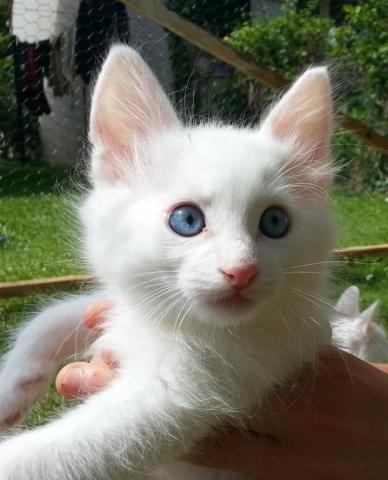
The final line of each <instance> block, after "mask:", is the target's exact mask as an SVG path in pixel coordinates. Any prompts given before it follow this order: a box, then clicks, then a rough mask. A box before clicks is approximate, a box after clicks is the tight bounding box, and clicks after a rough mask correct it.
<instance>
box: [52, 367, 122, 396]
mask: <svg viewBox="0 0 388 480" xmlns="http://www.w3.org/2000/svg"><path fill="white" fill-rule="evenodd" d="M114 376H115V371H114V370H113V369H112V368H111V367H110V366H108V365H107V364H106V363H105V362H104V361H103V360H102V359H101V358H95V359H93V360H92V361H91V362H90V363H88V362H75V363H70V364H69V365H66V366H65V367H63V368H62V370H61V371H60V372H59V373H58V375H57V378H56V382H55V386H56V388H57V390H58V393H59V394H60V395H62V396H64V397H66V398H69V399H75V398H82V397H85V396H87V395H89V394H91V393H95V392H98V391H99V390H102V389H103V388H104V387H105V386H106V385H107V384H108V383H109V381H110V380H111V379H112V378H113V377H114Z"/></svg>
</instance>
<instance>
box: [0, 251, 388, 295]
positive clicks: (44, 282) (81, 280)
mask: <svg viewBox="0 0 388 480" xmlns="http://www.w3.org/2000/svg"><path fill="white" fill-rule="evenodd" d="M367 255H373V256H383V255H388V243H385V244H381V245H369V246H367V247H348V248H338V249H336V250H333V257H334V258H345V259H349V260H351V259H354V258H358V257H363V256H367ZM91 283H93V278H92V277H90V276H88V275H69V276H65V277H53V278H44V279H39V280H21V281H18V282H5V283H0V300H1V299H5V298H11V297H25V296H27V295H33V294H36V293H45V292H53V291H67V290H75V289H77V288H81V287H82V286H86V285H88V284H91Z"/></svg>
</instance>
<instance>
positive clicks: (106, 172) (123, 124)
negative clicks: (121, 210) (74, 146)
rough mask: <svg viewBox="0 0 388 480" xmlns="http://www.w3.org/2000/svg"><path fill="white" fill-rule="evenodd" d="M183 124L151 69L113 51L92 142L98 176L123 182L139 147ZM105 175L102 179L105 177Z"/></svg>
mask: <svg viewBox="0 0 388 480" xmlns="http://www.w3.org/2000/svg"><path fill="white" fill-rule="evenodd" d="M178 125H179V120H178V118H177V116H176V114H175V112H174V109H173V107H172V105H171V103H170V101H169V99H168V98H167V96H166V94H165V93H164V91H163V90H162V88H161V86H160V85H159V82H158V81H157V79H156V78H155V76H154V74H153V73H152V71H151V70H150V68H149V67H148V66H147V65H146V64H145V62H144V61H143V60H142V58H141V57H140V55H139V54H138V53H137V52H136V51H135V50H133V49H131V48H129V47H126V46H117V47H114V48H112V50H111V52H110V53H109V56H108V58H107V60H106V61H105V63H104V65H103V68H102V71H101V73H100V75H99V77H98V80H97V84H96V88H95V91H94V95H93V101H92V108H91V115H90V132H89V137H90V140H91V142H92V144H93V145H94V146H95V147H97V148H96V149H95V150H97V151H98V155H95V156H94V158H93V163H94V165H93V172H96V173H97V174H98V175H99V176H101V175H102V176H103V177H105V179H106V180H108V181H112V180H117V179H120V178H121V177H122V174H123V172H125V171H127V169H128V166H129V165H131V166H132V168H137V166H138V164H139V162H134V161H133V160H134V157H135V155H137V152H138V147H139V144H143V143H146V141H147V140H148V139H149V137H151V136H152V134H154V132H159V131H161V130H164V129H166V128H171V127H176V126H178ZM100 174H101V175H100Z"/></svg>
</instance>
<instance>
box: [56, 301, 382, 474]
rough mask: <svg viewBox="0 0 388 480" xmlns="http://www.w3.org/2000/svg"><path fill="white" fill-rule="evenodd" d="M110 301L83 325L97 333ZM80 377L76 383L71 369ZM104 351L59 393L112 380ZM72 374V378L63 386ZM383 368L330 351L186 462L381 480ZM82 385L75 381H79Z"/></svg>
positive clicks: (63, 377) (75, 393)
mask: <svg viewBox="0 0 388 480" xmlns="http://www.w3.org/2000/svg"><path fill="white" fill-rule="evenodd" d="M110 307H111V304H109V303H108V302H106V303H103V304H99V305H94V306H91V307H90V308H89V309H88V310H87V311H86V312H85V315H84V322H85V324H86V325H87V326H88V327H89V328H91V329H98V326H99V324H100V323H101V321H102V320H103V316H104V313H105V312H106V311H107V310H108V309H109V308H110ZM74 368H78V369H80V370H81V372H80V374H81V375H80V374H78V372H77V376H75V375H74V376H73V375H72V373H73V369H74ZM114 371H115V364H114V361H112V355H111V354H109V353H108V352H107V353H106V355H105V358H104V355H103V356H102V358H95V359H93V360H92V361H91V362H90V363H86V362H78V363H75V364H70V365H68V366H66V367H64V369H63V370H62V371H61V372H60V374H59V375H58V378H57V388H58V390H59V392H60V393H62V394H63V395H64V396H67V397H71V398H75V397H81V396H85V395H87V394H89V393H93V392H95V391H97V390H100V389H101V388H103V387H104V386H105V385H106V384H107V383H108V382H109V380H110V379H111V378H112V377H114V374H115V373H114ZM69 373H70V379H71V381H69V380H68V378H69V376H68V374H69ZM387 374H388V365H386V364H382V365H374V366H372V365H369V364H368V363H365V362H363V361H361V360H359V359H358V358H356V357H354V356H352V355H349V354H347V353H344V352H342V351H340V350H337V349H334V348H329V349H327V351H326V352H325V353H324V354H322V355H321V357H320V359H319V362H318V364H317V365H314V366H312V367H306V368H305V370H304V371H303V372H302V373H301V375H300V376H299V378H298V379H297V380H296V381H295V383H294V384H293V385H292V388H290V387H289V388H286V389H283V391H282V392H277V394H276V396H275V395H274V396H273V397H272V398H271V399H270V400H269V401H267V402H266V404H265V405H263V406H262V407H261V408H260V411H259V413H257V414H255V415H254V416H253V417H252V418H251V419H250V421H249V425H247V426H246V427H247V428H246V430H241V429H240V430H237V429H235V428H231V427H229V428H223V429H222V430H218V432H217V433H215V434H214V435H213V436H210V437H208V438H206V439H204V440H202V441H201V442H200V443H199V444H198V447H197V449H196V452H195V453H193V454H191V455H188V456H186V458H185V459H186V460H187V461H189V462H191V463H195V464H198V465H202V466H207V467H211V468H219V469H225V470H232V471H237V472H240V473H243V474H246V475H247V476H249V477H250V478H254V479H255V480H263V479H268V478H271V480H280V479H286V478H287V479H288V478H298V479H299V480H304V479H306V480H307V479H308V480H320V479H322V480H328V479H330V480H336V479H341V480H342V479H343V478H344V476H346V477H349V478H352V480H369V479H370V480H380V479H381V480H383V479H384V480H385V478H386V474H387V472H388V459H387V458H388V456H387V455H386V452H387V450H388V408H387V407H388V375H387ZM81 378H82V380H81V381H80V379H81Z"/></svg>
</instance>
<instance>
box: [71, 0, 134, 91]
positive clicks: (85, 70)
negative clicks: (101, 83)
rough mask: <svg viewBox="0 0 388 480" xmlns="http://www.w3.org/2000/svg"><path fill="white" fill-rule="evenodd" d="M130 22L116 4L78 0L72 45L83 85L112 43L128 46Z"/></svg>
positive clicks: (122, 6) (102, 0)
mask: <svg viewBox="0 0 388 480" xmlns="http://www.w3.org/2000/svg"><path fill="white" fill-rule="evenodd" d="M129 38H130V32H129V19H128V14H127V9H126V7H125V5H123V4H122V3H121V2H119V1H116V0H81V3H80V6H79V10H78V17H77V24H76V41H75V68H76V72H77V73H78V74H79V75H81V77H82V79H83V81H84V82H85V83H86V84H89V83H90V78H91V76H92V75H93V73H94V72H95V71H96V69H97V68H98V67H99V65H100V63H101V60H102V58H103V55H104V54H105V53H106V52H107V51H108V49H109V46H110V45H111V44H112V43H113V42H122V43H128V42H129Z"/></svg>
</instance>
